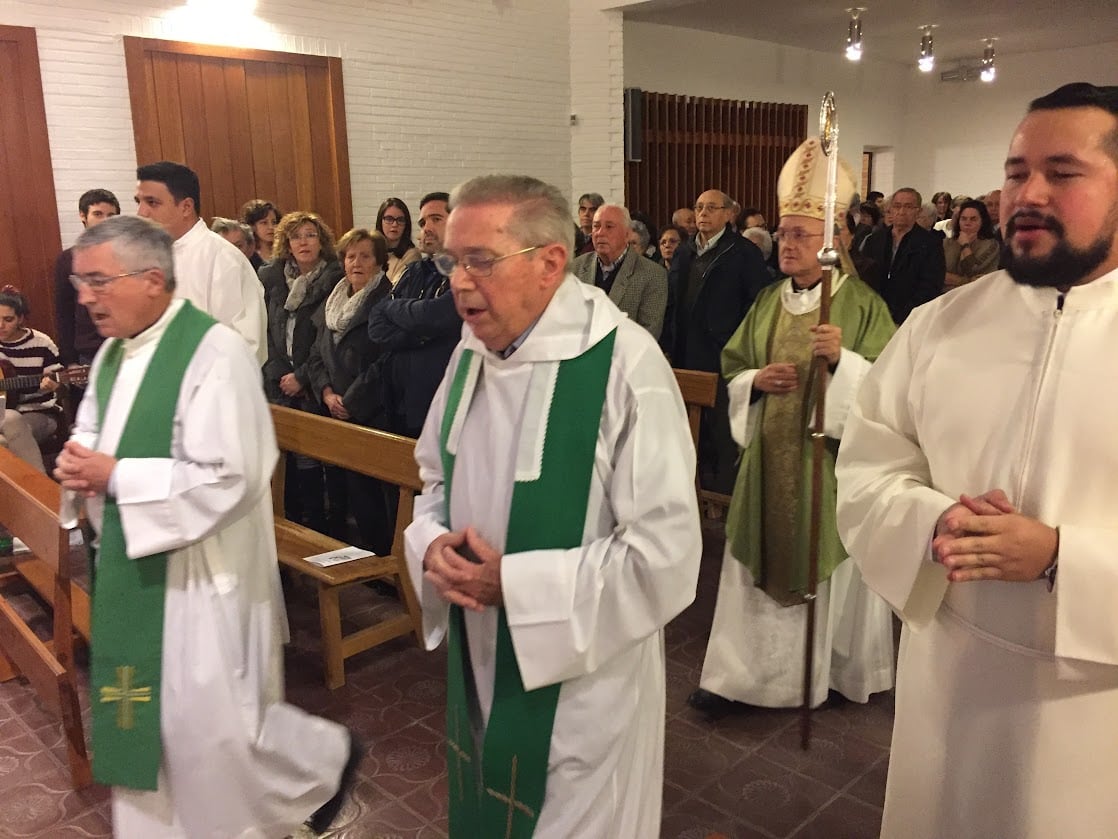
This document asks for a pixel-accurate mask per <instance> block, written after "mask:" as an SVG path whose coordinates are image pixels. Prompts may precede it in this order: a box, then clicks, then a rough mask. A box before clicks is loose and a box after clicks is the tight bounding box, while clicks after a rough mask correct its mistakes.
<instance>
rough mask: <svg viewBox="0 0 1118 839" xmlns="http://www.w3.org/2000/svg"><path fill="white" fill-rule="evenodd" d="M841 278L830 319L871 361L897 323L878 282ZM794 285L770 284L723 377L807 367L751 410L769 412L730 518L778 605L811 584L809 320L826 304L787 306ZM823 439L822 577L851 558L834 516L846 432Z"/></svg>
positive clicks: (732, 532)
mask: <svg viewBox="0 0 1118 839" xmlns="http://www.w3.org/2000/svg"><path fill="white" fill-rule="evenodd" d="M835 285H836V286H837V291H836V292H835V294H834V297H833V298H832V300H831V323H833V324H835V325H837V326H839V327H840V328H841V329H842V345H843V347H844V348H845V349H848V350H850V351H852V352H855V353H857V354H858V355H860V356H862V357H863V358H865V359H866V360H867V361H871V362H872V361H873V360H875V359H876V358H877V356H878V355H879V354H880V353H881V351H882V350H883V349H884V348H885V345H886V344H887V343H888V342H889V339H890V338H891V337H892V336H893V332H894V331H895V329H896V327H895V326H894V325H893V319H892V317H891V316H890V315H889V309H888V307H887V306H886V305H885V302H884V301H883V300H882V299H881V298H880V297H879V296H878V294H877V293H876V292H875V291H873V289H871V288H870V287H869V286H868V285H866V284H865V283H864V282H862V281H861V280H859V279H857V278H855V277H845V278H844V279H843V281H842V284H841V285H839V284H838V282H837V281H836V283H835ZM786 286H787V281H786V280H785V281H782V282H779V283H774V284H773V285H770V286H769V287H768V288H766V289H764V290H763V291H762V292H761V293H760V294H759V295H758V296H757V300H756V301H755V302H754V303H753V306H752V307H751V308H750V310H749V314H747V315H746V316H745V320H743V321H742V323H741V325H740V326H739V327H738V330H737V332H735V333H734V335H733V337H732V338H731V339H730V340H729V342H728V343H727V344H726V346H725V347H724V348H723V350H722V375H723V376H725V377H726V379H727V380H730V379H733V378H734V376H736V375H738V374H739V373H741V372H743V371H745V370H759V369H760V368H762V367H764V366H765V365H767V364H771V363H775V362H791V363H795V364H796V366H797V368H798V370H799V373H800V378H799V381H800V388H799V390H797V391H796V392H795V393H793V394H789V395H785V396H776V397H773V396H771V395H765V396H763V397H762V398H761V400H760V404H759V405H754V406H753V408H752V409H751V410H761V411H762V412H763V413H762V416H761V421H760V423H759V424H758V430H757V432H756V433H755V434H754V435H753V439H752V440H751V441H750V442H749V445H748V447H747V448H746V449H745V451H744V452H743V453H742V459H741V465H740V466H739V468H738V476H737V480H736V482H735V484H734V494H733V498H732V500H731V502H730V509H729V512H728V513H727V516H726V538H727V540H728V543H729V545H730V552H731V554H732V555H733V556H734V558H735V559H737V560H738V561H739V562H741V563H743V564H744V565H745V566H746V567H747V568H749V571H750V573H751V574H752V575H753V579H754V582H755V583H756V584H757V585H758V586H760V587H761V588H762V589H764V591H765V593H766V594H768V595H769V596H770V597H772V598H773V599H774V600H776V601H777V602H778V603H781V604H784V605H797V604H800V603H802V602H803V595H804V594H805V593H806V592H807V584H808V543H809V536H810V533H809V528H810V522H811V471H812V463H811V458H812V446H811V424H812V420H813V418H814V400H813V399H812V398H811V395H812V394H813V393H814V376H813V370H814V368H813V367H812V366H811V365H810V363H809V362H810V346H809V344H810V340H811V333H810V331H809V330H808V328H809V327H810V326H814V325H815V324H817V323H818V322H819V309H818V308H816V309H815V310H813V311H811V312H807V313H804V314H801V315H793V314H791V313H789V312H788V311H787V310H785V308H784V306H783V304H782V303H781V292H782V290H783V289H784V288H785V287H786ZM828 398H830V396H828ZM825 443H826V445H825V447H824V458H825V463H824V468H823V510H822V516H821V526H822V533H821V534H820V540H819V580H820V582H822V581H823V580H826V579H828V578H829V577H830V576H831V573H832V572H833V571H834V570H835V568H836V567H837V566H838V565H839V563H840V562H842V561H843V560H844V559H846V551H845V549H844V548H843V546H842V542H841V541H839V536H838V529H837V526H836V524H835V456H836V455H837V453H838V440H832V439H831V438H827V439H826V441H825ZM771 496H774V497H771Z"/></svg>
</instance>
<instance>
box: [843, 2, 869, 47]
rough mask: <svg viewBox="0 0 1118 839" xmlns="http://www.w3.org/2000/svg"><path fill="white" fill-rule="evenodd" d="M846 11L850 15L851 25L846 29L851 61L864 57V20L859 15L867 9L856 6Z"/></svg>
mask: <svg viewBox="0 0 1118 839" xmlns="http://www.w3.org/2000/svg"><path fill="white" fill-rule="evenodd" d="M846 11H847V14H849V15H850V25H849V26H848V27H847V30H846V57H847V58H848V59H850V60H851V61H859V60H861V58H862V20H861V18H860V17H859V15H861V14H862V12H864V11H865V9H864V8H863V7H861V6H855V7H854V8H852V9H847V10H846Z"/></svg>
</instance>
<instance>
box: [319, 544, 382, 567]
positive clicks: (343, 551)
mask: <svg viewBox="0 0 1118 839" xmlns="http://www.w3.org/2000/svg"><path fill="white" fill-rule="evenodd" d="M367 556H376V554H375V553H373V552H372V551H367V550H365V549H364V548H355V547H354V546H353V545H349V546H348V547H345V548H338V549H337V550H336V551H327V552H326V553H322V554H315V555H314V556H308V557H304V559H306V560H307V562H311V563H314V564H315V565H317V566H318V567H319V568H329V567H330V566H331V565H340V564H341V563H343V562H352V561H353V560H355V559H364V558H365V557H367Z"/></svg>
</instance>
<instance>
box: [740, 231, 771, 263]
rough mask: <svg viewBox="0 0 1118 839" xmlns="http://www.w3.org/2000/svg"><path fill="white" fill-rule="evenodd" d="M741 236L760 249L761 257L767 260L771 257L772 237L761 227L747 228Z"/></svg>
mask: <svg viewBox="0 0 1118 839" xmlns="http://www.w3.org/2000/svg"><path fill="white" fill-rule="evenodd" d="M741 235H742V236H744V237H745V238H746V239H748V240H749V241H751V242H752V243H753V244H755V245H756V246H757V247H759V248H760V249H761V255H762V256H763V257H765V260H766V261H768V258H769V257H770V256H772V255H773V237H772V234H771V233H769V231H767V230H765V228H763V227H747V228H746V229H745V230H743V231H742V232H741Z"/></svg>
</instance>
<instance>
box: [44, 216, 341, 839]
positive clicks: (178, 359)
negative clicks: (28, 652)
mask: <svg viewBox="0 0 1118 839" xmlns="http://www.w3.org/2000/svg"><path fill="white" fill-rule="evenodd" d="M73 252H74V262H73V270H74V274H73V276H72V277H71V281H72V282H74V284H75V287H76V288H77V289H78V301H79V302H80V303H82V304H83V305H84V306H86V307H87V308H88V309H89V313H90V315H91V317H92V320H93V323H94V325H95V326H96V327H97V330H98V332H100V334H101V335H102V336H104V337H106V338H108V339H109V340H107V341H106V342H105V343H104V344H102V345H101V348H100V350H99V351H98V353H97V356H96V357H95V358H94V361H93V369H92V371H91V375H90V386H89V388H88V389H87V390H86V393H85V398H84V399H83V400H82V403H81V406H80V407H79V409H78V416H77V423H76V426H75V429H74V433H73V436H72V437H71V439H70V441H69V442H67V443H66V446H65V449H64V450H63V452H62V453H61V454H60V455H59V457H58V466H57V469H56V470H55V476H56V477H57V478H58V479H59V480H60V481H61V482H62V486H63V488H64V490H65V492H64V493H63V510H62V519H63V523H64V524H68V525H71V526H72V525H73V524H75V523H76V519H77V512H78V510H77V507H78V502H80V501H84V503H85V507H86V511H87V513H88V515H89V520H90V522H91V523H92V524H93V526H94V528H95V529H96V531H97V553H96V566H95V572H94V575H93V607H92V608H93V615H92V643H91V656H90V658H91V662H90V682H91V690H92V693H93V695H92V697H91V705H92V709H93V725H92V731H93V774H94V778H95V779H96V780H97V781H99V782H100V783H103V784H106V785H110V786H112V788H113V831H114V835H115V836H117V837H120V838H121V839H164V838H166V839H178V837H182V839H196V838H197V837H277V838H278V837H284V836H287V835H289V834H291V833H294V832H295V831H296V830H297V829H298V828H299V826H300V824H301V823H302V822H303V821H304V820H306V819H307V818H308V816H310V817H311V822H312V826H313V827H315V828H320V829H324V828H325V827H326V826H327V825H328V824H329V822H330V820H331V819H332V817H333V816H334V815H336V814H337V812H338V809H339V808H340V805H341V800H342V797H343V793H344V787H345V786H346V785H347V784H346V783H344V782H343V781H348V779H349V778H351V777H352V767H353V765H354V759H355V758H356V757H357V753H358V750H357V749H355V748H353V743H352V740H351V738H350V736H349V735H348V733H347V732H346V730H345V728H343V727H342V726H340V725H336V724H334V723H331V722H328V721H326V720H323V719H318V718H316V717H312V716H309V715H307V714H305V713H303V712H302V711H300V710H298V709H297V708H294V707H293V706H291V705H287V704H285V703H284V702H283V701H282V696H283V663H282V657H281V651H280V644H281V643H282V641H283V640H284V638H285V637H286V634H287V620H286V615H285V613H284V608H283V600H282V594H281V591H280V587H279V577H278V569H277V564H276V552H275V543H274V537H273V531H272V505H271V495H270V493H269V479H270V478H271V474H272V468H273V466H274V465H275V462H276V456H277V455H276V445H275V440H274V438H273V435H272V423H271V418H270V417H269V415H268V408H267V404H266V403H265V401H264V396H263V392H262V390H261V387H260V370H259V368H258V367H257V365H256V362H255V359H253V357H252V355H251V352H250V349H249V346H248V344H246V343H245V341H244V340H243V339H242V338H241V337H240V336H239V335H238V334H237V333H235V332H234V331H233V330H232V329H229V328H227V327H225V326H223V325H222V324H219V323H217V322H216V321H215V320H214V319H213V318H211V317H210V316H209V315H207V314H205V313H203V312H201V311H199V310H198V309H196V308H195V307H194V305H193V304H192V303H190V302H189V301H187V300H181V299H173V295H174V289H175V277H174V272H173V269H172V242H171V237H170V235H168V234H167V233H166V232H165V231H164V230H162V229H161V228H159V227H158V226H157V225H155V224H153V223H152V222H149V221H147V220H145V219H143V218H138V217H136V216H119V217H117V218H112V219H109V220H108V221H105V222H103V223H102V224H99V225H98V226H97V227H93V228H90V229H89V230H87V231H86V232H85V233H84V234H82V236H81V238H80V239H78V242H77V244H76V245H74V249H73Z"/></svg>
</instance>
